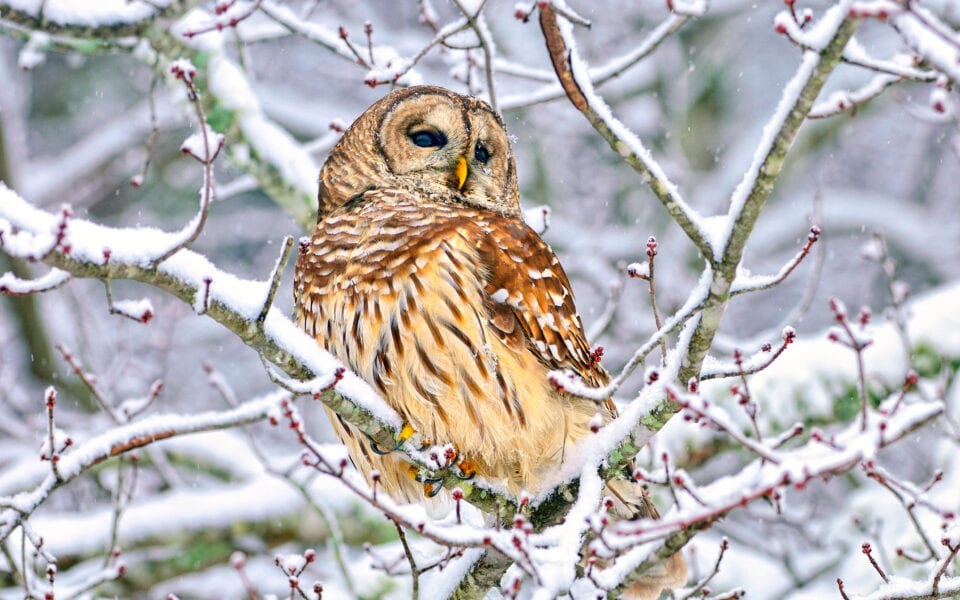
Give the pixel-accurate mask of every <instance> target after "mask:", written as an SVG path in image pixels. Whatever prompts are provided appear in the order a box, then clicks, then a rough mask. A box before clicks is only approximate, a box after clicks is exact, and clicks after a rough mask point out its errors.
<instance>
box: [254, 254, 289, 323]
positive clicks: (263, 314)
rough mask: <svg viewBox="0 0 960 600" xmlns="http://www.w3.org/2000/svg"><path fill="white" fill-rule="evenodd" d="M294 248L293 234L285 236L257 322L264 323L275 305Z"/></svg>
mask: <svg viewBox="0 0 960 600" xmlns="http://www.w3.org/2000/svg"><path fill="white" fill-rule="evenodd" d="M291 248H293V236H292V235H288V236H286V237H285V238H283V248H282V249H281V250H280V258H278V259H277V262H276V264H274V265H273V271H272V272H271V273H270V288H269V290H268V291H267V299H266V300H264V302H263V308H262V309H260V316H258V317H257V323H260V324H263V322H264V320H265V319H266V318H267V313H268V312H270V307H271V306H273V300H274V298H276V296H277V290H278V289H279V288H280V278H281V277H283V270H284V268H286V266H287V260H288V259H289V258H290V249H291Z"/></svg>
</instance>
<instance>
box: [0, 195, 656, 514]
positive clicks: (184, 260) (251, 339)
mask: <svg viewBox="0 0 960 600" xmlns="http://www.w3.org/2000/svg"><path fill="white" fill-rule="evenodd" d="M63 214H69V211H66V210H65V211H63V213H62V214H61V216H60V217H57V216H54V215H51V214H49V213H47V212H45V211H43V210H40V209H37V208H35V207H33V206H31V205H30V204H29V203H27V202H26V201H25V200H23V199H22V198H20V197H19V196H17V195H16V194H15V193H14V192H13V191H11V190H9V189H8V188H6V187H2V186H0V241H2V242H3V245H2V246H0V248H2V249H3V250H4V251H6V252H7V253H9V254H11V255H13V256H20V257H25V258H32V259H34V260H42V261H44V262H46V263H48V264H50V265H52V266H55V267H56V268H58V269H60V270H62V271H64V272H67V273H70V274H71V275H72V276H73V277H78V278H96V279H103V280H112V279H128V280H133V281H140V282H143V283H147V284H150V285H152V286H155V287H157V288H159V289H162V290H165V291H167V292H169V293H171V294H173V295H175V296H177V297H178V298H180V299H181V300H183V301H184V302H186V303H188V304H190V305H191V306H193V308H194V310H195V312H197V313H198V314H205V315H207V316H209V317H211V318H212V319H214V320H216V321H217V322H219V323H220V324H222V325H224V326H225V327H226V328H227V329H229V330H230V331H232V332H233V333H235V334H236V335H237V336H238V337H239V338H240V339H241V340H242V341H243V342H244V343H245V344H246V345H248V346H250V347H251V348H253V349H254V350H256V351H257V352H258V353H259V354H260V355H261V356H262V357H263V358H264V359H265V360H266V361H269V362H271V363H273V364H274V365H276V366H278V367H279V368H280V369H281V370H282V371H283V372H284V373H286V374H287V375H288V376H290V377H292V378H294V379H296V380H299V381H306V382H308V383H306V384H297V383H293V384H288V385H289V387H291V388H294V389H295V391H296V392H297V393H310V394H313V395H314V397H315V398H317V399H319V400H321V401H322V402H323V403H324V404H326V406H327V407H329V408H330V409H331V410H333V411H334V412H335V413H336V414H338V415H340V416H341V417H342V418H343V419H344V420H345V421H347V422H349V423H350V424H352V425H354V426H355V427H357V429H359V430H361V431H363V432H364V433H366V434H367V435H368V436H370V438H371V439H372V440H373V441H374V442H376V443H377V444H378V445H380V446H381V447H385V448H392V447H394V446H395V445H396V440H397V439H398V437H397V436H398V434H399V431H400V428H401V425H402V423H401V419H400V417H399V416H398V415H397V414H396V413H395V412H394V411H393V410H392V409H391V408H390V407H389V406H388V405H387V404H386V403H385V402H384V400H383V399H382V398H380V397H379V396H378V395H377V394H376V393H375V392H374V391H373V390H372V389H371V388H370V387H369V386H368V385H367V384H366V383H365V382H364V381H363V380H362V379H360V378H359V377H358V376H357V375H355V374H353V373H351V372H349V371H347V370H346V369H345V368H344V367H343V365H341V364H340V363H339V362H338V361H336V360H335V359H334V358H333V357H332V356H331V355H330V354H329V353H327V352H326V351H325V350H323V349H322V348H320V347H319V346H318V345H317V344H316V342H315V341H314V340H313V339H312V338H310V337H309V336H307V335H306V334H305V333H304V332H303V331H301V330H300V328H299V327H297V326H296V325H295V324H294V323H293V322H291V321H290V320H289V319H288V318H287V317H286V316H284V315H282V314H280V312H279V311H278V310H277V309H276V308H273V307H270V308H269V310H268V311H267V313H266V316H265V318H261V314H262V312H263V310H264V308H265V306H267V305H268V301H269V299H270V293H271V290H275V287H274V281H275V279H272V280H271V281H268V282H260V281H250V280H243V279H240V278H237V277H236V276H234V275H231V274H229V273H226V272H224V271H221V270H219V269H218V268H217V267H216V266H214V265H213V264H212V263H210V262H209V261H208V260H207V259H206V258H204V257H203V256H202V255H200V254H197V253H195V252H193V251H191V250H189V249H181V250H179V251H177V253H176V254H174V255H173V256H171V257H170V258H168V259H167V260H165V261H164V262H161V263H159V264H157V265H154V264H153V263H154V258H155V257H156V256H157V251H156V249H158V248H160V249H165V248H169V247H170V241H171V239H176V238H177V235H178V234H170V233H165V232H162V231H158V230H155V229H150V228H145V227H140V228H138V229H119V228H111V227H105V226H101V225H96V224H93V223H90V222H88V221H85V220H82V219H72V218H71V219H66V218H65V217H64V216H63ZM105 249H107V250H109V252H104V250H105ZM154 318H156V317H154ZM634 418H635V420H637V419H639V417H638V416H635V417H634ZM424 446H425V444H424V440H423V438H422V435H421V434H415V435H414V436H413V437H412V438H410V439H409V440H408V441H407V442H406V443H405V444H404V445H403V447H402V448H401V449H402V450H403V451H404V452H405V454H406V460H408V461H410V462H412V463H413V464H415V465H417V466H418V467H419V468H420V470H421V472H422V473H424V474H425V477H427V478H430V479H436V480H442V479H443V478H445V477H447V476H454V475H455V474H454V473H452V472H450V469H449V468H441V469H440V470H438V469H437V465H435V464H431V463H430V462H429V460H426V459H424V458H423V456H424V454H425V453H422V452H418V451H416V450H415V449H416V448H420V447H424ZM635 453H636V449H634V450H633V453H632V454H629V453H628V454H627V455H624V457H623V458H621V460H620V462H613V463H611V465H610V466H611V468H610V469H609V471H608V472H609V473H610V476H612V474H613V473H614V472H615V471H616V469H617V468H619V467H622V465H623V464H625V462H628V461H629V460H630V458H631V457H632V456H633V455H634V454H635ZM556 485H557V488H556V489H554V490H551V491H550V493H548V494H545V496H548V497H549V498H550V501H545V502H543V503H542V506H541V507H539V508H538V509H537V511H534V515H535V516H534V518H536V519H537V520H538V522H549V521H552V520H553V519H555V518H556V517H557V516H558V515H559V514H562V513H563V512H564V511H565V510H566V508H567V507H568V506H569V501H568V500H566V498H569V497H570V494H571V492H570V489H569V486H570V483H569V482H568V481H566V480H564V479H560V480H558V481H557V484H556ZM462 487H463V490H464V494H465V497H464V499H465V500H466V501H467V502H470V503H471V504H474V505H476V506H477V507H478V508H481V509H482V510H484V511H487V512H493V511H494V510H496V507H498V506H499V507H501V508H502V509H503V510H508V509H509V507H511V506H516V503H517V501H516V499H514V498H512V497H508V496H505V495H501V494H498V493H494V492H492V491H491V490H489V489H487V488H485V487H482V486H481V482H479V481H477V482H469V483H468V482H464V484H463V486H462Z"/></svg>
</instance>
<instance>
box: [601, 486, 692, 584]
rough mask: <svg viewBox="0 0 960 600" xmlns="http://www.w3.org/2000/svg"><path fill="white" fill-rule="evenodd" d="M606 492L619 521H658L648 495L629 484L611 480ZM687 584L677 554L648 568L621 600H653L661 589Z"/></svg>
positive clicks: (683, 564) (680, 556)
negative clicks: (648, 519) (649, 519)
mask: <svg viewBox="0 0 960 600" xmlns="http://www.w3.org/2000/svg"><path fill="white" fill-rule="evenodd" d="M607 492H608V493H609V494H610V496H611V497H612V498H613V499H614V508H613V512H614V514H615V515H616V516H617V517H619V518H621V519H642V518H652V519H659V518H660V513H659V512H657V507H655V506H654V505H653V502H651V501H650V498H649V497H648V496H647V492H646V491H645V490H644V489H643V488H642V487H640V486H639V485H637V484H636V483H634V482H632V481H626V480H623V479H613V480H611V481H608V482H607ZM686 582H687V562H686V561H685V560H684V559H683V555H682V554H681V553H680V552H677V553H676V554H674V555H673V556H671V557H670V558H668V559H667V560H666V561H665V562H663V563H661V564H659V565H657V566H656V567H654V568H652V569H650V570H649V571H647V572H646V573H644V574H643V576H641V577H640V579H638V580H637V581H635V582H634V583H633V584H631V585H630V587H629V588H627V590H626V591H625V592H624V593H623V595H622V596H621V598H622V599H623V600H656V599H657V598H659V597H660V592H661V591H663V590H664V589H673V588H677V587H681V586H683V585H684V584H685V583H686Z"/></svg>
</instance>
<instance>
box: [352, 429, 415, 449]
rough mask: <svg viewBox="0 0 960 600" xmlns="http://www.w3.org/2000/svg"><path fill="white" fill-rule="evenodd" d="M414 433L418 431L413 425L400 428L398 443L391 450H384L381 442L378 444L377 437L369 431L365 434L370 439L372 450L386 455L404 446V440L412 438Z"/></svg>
mask: <svg viewBox="0 0 960 600" xmlns="http://www.w3.org/2000/svg"><path fill="white" fill-rule="evenodd" d="M414 433H416V432H415V431H414V429H413V427H411V426H410V425H404V426H403V429H401V430H400V433H398V434H397V437H396V438H395V441H396V445H395V446H394V447H393V448H391V449H390V450H384V449H383V447H381V446H380V444H378V443H377V441H376V440H375V439H373V438H372V437H370V434H369V433H366V434H365V435H366V436H367V439H368V440H370V450H372V451H373V453H374V454H377V455H379V456H386V455H387V454H390V453H391V452H396V451H397V450H399V449H400V446H402V445H403V443H404V442H406V441H407V440H409V439H410V438H412V437H413V434H414Z"/></svg>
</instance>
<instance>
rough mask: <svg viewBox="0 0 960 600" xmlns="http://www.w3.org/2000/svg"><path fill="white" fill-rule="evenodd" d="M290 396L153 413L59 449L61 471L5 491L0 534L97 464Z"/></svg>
mask: <svg viewBox="0 0 960 600" xmlns="http://www.w3.org/2000/svg"><path fill="white" fill-rule="evenodd" d="M288 396H289V395H288V394H287V393H286V392H276V393H273V394H270V395H268V396H266V397H264V398H260V399H258V400H251V401H250V402H247V403H245V404H243V405H241V406H239V407H237V408H236V409H232V410H227V411H220V412H215V411H211V412H206V413H200V414H196V415H176V414H170V415H154V416H151V417H147V418H144V419H141V420H139V421H135V422H133V423H127V424H125V425H121V426H117V427H115V428H113V429H111V430H109V431H107V432H105V433H103V434H101V435H98V436H96V437H94V438H92V439H90V440H87V441H85V442H79V443H73V444H71V446H72V449H70V450H69V451H67V452H61V453H60V454H58V456H59V459H58V460H57V461H56V465H57V468H56V472H54V473H51V474H50V475H49V476H47V477H46V478H45V479H44V480H43V481H42V482H41V483H40V484H39V485H38V486H37V487H35V488H34V489H33V490H30V491H28V492H21V493H19V494H16V495H14V496H7V497H0V509H2V512H0V540H5V539H7V537H8V536H9V535H10V533H11V532H12V531H13V530H14V529H15V528H16V527H18V526H19V525H20V524H21V523H22V522H23V521H24V520H25V519H26V518H28V517H29V516H30V515H31V514H32V513H33V511H35V510H36V509H37V507H39V506H40V505H41V504H43V502H44V501H46V499H47V498H48V497H49V495H50V493H51V492H53V491H54V490H55V489H57V488H58V487H60V486H62V485H64V484H66V483H69V482H70V481H72V480H73V479H75V478H76V477H78V476H79V475H80V474H82V473H83V472H85V471H86V470H88V469H89V468H90V467H92V466H94V465H96V464H99V463H101V462H103V461H104V460H106V459H108V458H111V457H114V456H118V455H120V454H123V453H125V452H129V451H131V450H134V449H136V448H142V447H144V446H148V445H150V444H152V443H154V442H156V441H159V440H163V439H167V438H171V437H175V436H181V435H186V434H190V433H198V432H202V431H214V430H217V429H226V428H230V427H236V426H238V425H244V424H247V423H253V422H256V421H260V420H263V419H266V418H267V416H269V414H270V412H271V411H274V410H276V407H277V405H278V403H279V402H280V401H281V400H282V399H284V398H287V397H288ZM48 405H49V401H48ZM51 435H52V434H51Z"/></svg>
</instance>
